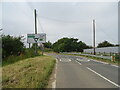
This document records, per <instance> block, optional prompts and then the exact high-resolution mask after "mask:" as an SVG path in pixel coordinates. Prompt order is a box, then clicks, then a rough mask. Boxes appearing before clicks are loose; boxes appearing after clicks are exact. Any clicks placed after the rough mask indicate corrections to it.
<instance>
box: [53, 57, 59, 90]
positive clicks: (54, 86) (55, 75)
mask: <svg viewBox="0 0 120 90" xmlns="http://www.w3.org/2000/svg"><path fill="white" fill-rule="evenodd" d="M57 64H58V59H57V58H56V65H55V74H54V78H55V80H54V81H53V82H52V90H55V88H56V77H57Z"/></svg>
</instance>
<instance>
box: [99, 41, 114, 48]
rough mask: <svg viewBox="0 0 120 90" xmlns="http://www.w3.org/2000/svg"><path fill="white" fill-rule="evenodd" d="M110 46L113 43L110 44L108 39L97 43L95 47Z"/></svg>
mask: <svg viewBox="0 0 120 90" xmlns="http://www.w3.org/2000/svg"><path fill="white" fill-rule="evenodd" d="M112 46H114V44H111V43H109V42H108V41H104V42H101V43H99V44H98V46H97V47H98V48H100V47H112Z"/></svg>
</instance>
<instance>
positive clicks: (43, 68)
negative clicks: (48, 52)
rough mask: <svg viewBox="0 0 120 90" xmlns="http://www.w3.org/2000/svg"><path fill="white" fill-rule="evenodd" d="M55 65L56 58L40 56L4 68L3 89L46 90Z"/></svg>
mask: <svg viewBox="0 0 120 90" xmlns="http://www.w3.org/2000/svg"><path fill="white" fill-rule="evenodd" d="M54 65H55V59H54V58H52V57H50V56H38V57H34V58H29V59H25V60H21V61H18V62H15V63H13V64H9V65H7V66H3V67H2V79H3V80H2V85H3V88H44V87H46V86H47V84H48V81H49V76H50V74H51V73H52V70H53V68H54Z"/></svg>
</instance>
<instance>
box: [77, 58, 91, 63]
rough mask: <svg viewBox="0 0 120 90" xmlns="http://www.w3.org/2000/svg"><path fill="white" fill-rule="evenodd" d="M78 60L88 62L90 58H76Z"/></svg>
mask: <svg viewBox="0 0 120 90" xmlns="http://www.w3.org/2000/svg"><path fill="white" fill-rule="evenodd" d="M77 60H78V61H82V62H89V61H90V60H86V59H79V58H77Z"/></svg>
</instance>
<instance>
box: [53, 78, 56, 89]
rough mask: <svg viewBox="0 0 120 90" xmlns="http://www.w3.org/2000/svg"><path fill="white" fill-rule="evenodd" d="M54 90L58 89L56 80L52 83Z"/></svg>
mask: <svg viewBox="0 0 120 90" xmlns="http://www.w3.org/2000/svg"><path fill="white" fill-rule="evenodd" d="M52 88H53V89H52V90H55V88H56V80H55V81H54V82H53V83H52Z"/></svg>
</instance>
